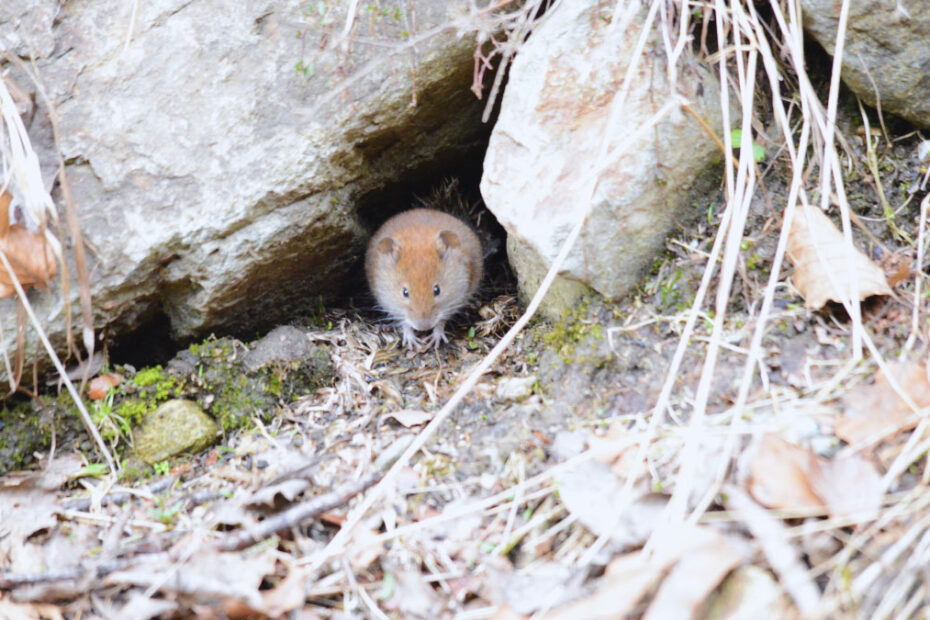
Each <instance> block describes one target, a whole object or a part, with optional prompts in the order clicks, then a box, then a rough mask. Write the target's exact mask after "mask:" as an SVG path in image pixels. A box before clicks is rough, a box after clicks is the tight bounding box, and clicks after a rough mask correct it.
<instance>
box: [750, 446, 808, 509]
mask: <svg viewBox="0 0 930 620" xmlns="http://www.w3.org/2000/svg"><path fill="white" fill-rule="evenodd" d="M816 466H817V465H816V456H815V455H814V454H813V453H811V452H809V451H807V450H805V449H803V448H801V447H799V446H796V445H794V444H790V443H788V442H787V441H785V440H783V439H781V438H779V437H777V436H776V435H765V436H764V437H763V438H762V439H761V441H759V444H758V447H757V448H756V452H755V454H754V455H753V458H752V460H751V461H750V463H749V474H750V480H749V492H750V493H751V494H752V496H753V497H754V498H755V499H756V501H758V502H759V503H760V504H762V505H764V506H768V507H769V508H784V509H787V510H805V509H817V508H823V507H824V503H823V500H822V499H821V498H820V497H818V496H817V494H816V493H814V491H813V489H811V486H810V482H809V478H810V474H811V471H812V470H813V469H815V468H816Z"/></svg>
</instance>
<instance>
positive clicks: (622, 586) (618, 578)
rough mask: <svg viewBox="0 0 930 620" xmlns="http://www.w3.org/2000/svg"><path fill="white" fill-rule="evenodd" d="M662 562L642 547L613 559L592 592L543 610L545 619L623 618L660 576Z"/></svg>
mask: <svg viewBox="0 0 930 620" xmlns="http://www.w3.org/2000/svg"><path fill="white" fill-rule="evenodd" d="M664 568H665V567H664V566H663V565H662V564H658V563H653V562H650V561H649V560H648V559H647V556H646V555H645V554H643V552H642V551H636V552H634V553H629V554H627V555H624V556H621V557H619V558H617V559H615V560H612V561H611V562H610V564H608V565H607V571H606V572H605V573H604V577H603V579H601V581H600V583H599V584H598V588H597V590H596V591H595V593H594V594H592V595H591V596H589V597H587V598H583V599H581V600H580V601H575V602H574V603H569V604H568V605H565V606H563V607H559V608H558V609H554V610H552V611H551V612H550V613H548V614H546V618H547V619H548V620H578V619H579V618H592V619H595V618H624V617H626V615H627V614H629V613H630V612H631V611H633V609H635V608H636V604H637V603H638V602H639V599H641V598H642V597H643V595H644V594H645V593H646V591H647V590H649V588H650V587H652V585H653V584H654V583H655V582H656V581H658V580H659V578H660V577H661V576H662V572H663V570H664Z"/></svg>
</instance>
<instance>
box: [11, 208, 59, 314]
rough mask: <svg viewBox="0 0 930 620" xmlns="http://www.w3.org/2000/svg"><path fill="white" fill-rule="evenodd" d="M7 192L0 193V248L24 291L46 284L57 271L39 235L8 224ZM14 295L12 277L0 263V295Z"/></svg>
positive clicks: (50, 248) (48, 248) (50, 253)
mask: <svg viewBox="0 0 930 620" xmlns="http://www.w3.org/2000/svg"><path fill="white" fill-rule="evenodd" d="M12 199H13V196H12V195H11V194H10V193H9V192H4V193H2V194H0V250H2V251H3V252H4V253H5V254H6V257H7V259H8V260H9V261H10V266H11V267H12V268H13V273H14V274H15V275H16V279H18V280H19V283H20V284H21V285H22V287H23V290H28V289H29V288H30V287H33V286H46V285H47V284H48V283H49V281H50V280H51V279H52V277H53V276H54V275H55V273H56V271H57V265H56V264H55V253H54V252H53V251H52V247H51V245H49V243H48V241H47V240H46V239H45V237H43V236H42V235H40V234H37V233H33V232H31V231H29V230H28V229H27V228H24V227H22V226H19V225H14V226H10V201H11V200H12ZM15 294H16V288H15V287H14V286H13V278H12V277H11V276H10V274H9V272H7V270H6V268H5V267H3V265H2V263H0V297H10V296H12V295H15Z"/></svg>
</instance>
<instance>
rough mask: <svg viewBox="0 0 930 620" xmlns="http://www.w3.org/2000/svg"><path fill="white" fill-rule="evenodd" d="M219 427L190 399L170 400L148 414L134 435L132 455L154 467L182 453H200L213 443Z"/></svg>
mask: <svg viewBox="0 0 930 620" xmlns="http://www.w3.org/2000/svg"><path fill="white" fill-rule="evenodd" d="M219 430H220V429H219V427H218V426H217V425H216V422H214V421H213V418H211V417H210V416H208V415H207V414H206V413H204V412H203V409H201V408H200V407H198V406H197V404H196V403H193V402H191V401H189V400H184V399H175V400H169V401H167V402H165V403H162V404H161V405H159V406H158V408H157V409H155V411H151V412H149V413H147V414H146V415H145V417H144V419H143V420H142V424H141V426H139V428H137V429H136V430H135V431H134V433H133V443H134V445H135V447H134V452H135V455H136V456H138V457H139V458H140V459H142V460H143V461H145V462H146V463H148V464H149V465H154V464H155V463H160V462H161V461H164V460H167V459H170V458H171V457H173V456H177V455H179V454H183V453H184V452H199V451H200V450H203V449H204V448H206V447H207V446H209V445H211V444H212V443H213V442H214V441H216V438H217V436H218V435H219Z"/></svg>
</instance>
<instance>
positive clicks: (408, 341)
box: [403, 325, 423, 351]
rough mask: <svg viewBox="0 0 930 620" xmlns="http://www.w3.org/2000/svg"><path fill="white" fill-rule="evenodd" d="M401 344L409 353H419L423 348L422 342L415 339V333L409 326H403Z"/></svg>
mask: <svg viewBox="0 0 930 620" xmlns="http://www.w3.org/2000/svg"><path fill="white" fill-rule="evenodd" d="M403 344H404V347H406V348H407V349H409V350H411V351H421V350H422V348H423V341H422V340H420V339H419V338H418V337H417V333H416V332H415V331H414V330H413V328H412V327H410V326H409V325H404V338H403Z"/></svg>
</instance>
